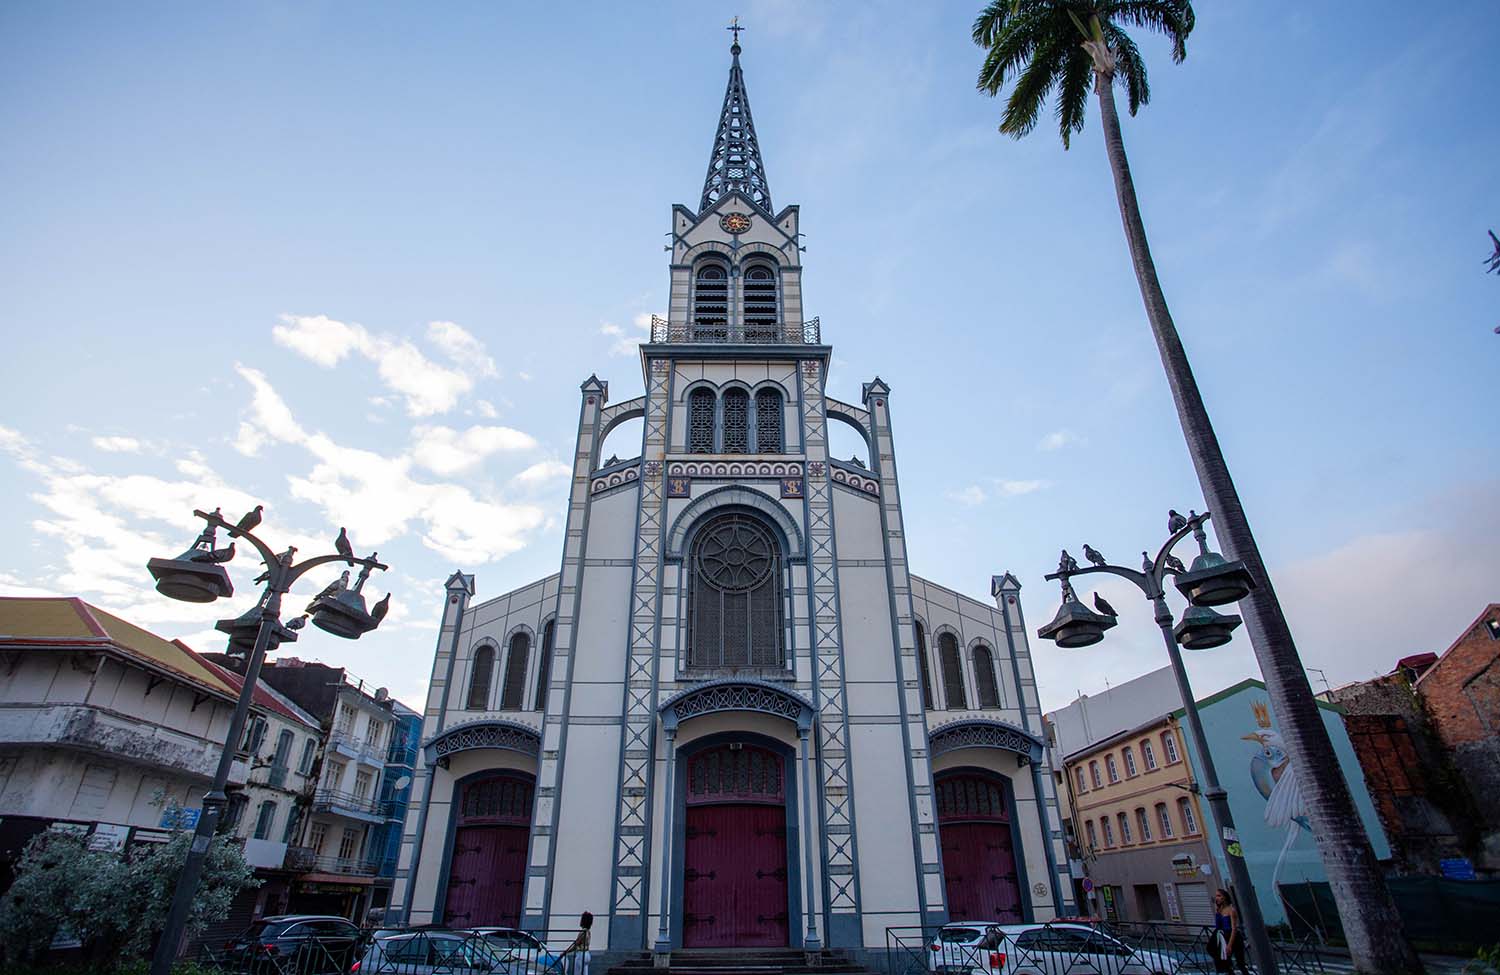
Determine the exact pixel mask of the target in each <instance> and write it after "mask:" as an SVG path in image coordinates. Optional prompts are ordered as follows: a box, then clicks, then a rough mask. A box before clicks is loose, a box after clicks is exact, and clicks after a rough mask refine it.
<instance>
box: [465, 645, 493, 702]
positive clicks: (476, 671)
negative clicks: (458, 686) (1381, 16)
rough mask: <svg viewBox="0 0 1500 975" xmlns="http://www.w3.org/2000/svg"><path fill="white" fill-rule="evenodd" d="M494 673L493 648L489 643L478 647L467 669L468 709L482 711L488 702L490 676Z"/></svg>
mask: <svg viewBox="0 0 1500 975" xmlns="http://www.w3.org/2000/svg"><path fill="white" fill-rule="evenodd" d="M494 673H495V648H494V647H492V646H490V645H489V644H485V645H484V646H482V647H480V648H479V650H478V651H477V652H476V653H475V654H474V664H473V667H472V669H471V670H470V671H469V700H468V707H469V710H470V711H483V710H484V709H485V708H487V707H489V703H490V678H491V677H493V676H494Z"/></svg>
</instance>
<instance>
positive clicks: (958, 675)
mask: <svg viewBox="0 0 1500 975" xmlns="http://www.w3.org/2000/svg"><path fill="white" fill-rule="evenodd" d="M938 661H939V662H940V663H941V664H942V666H943V697H945V698H947V704H948V710H950V711H965V710H968V707H969V704H968V701H967V700H966V699H965V698H964V664H963V661H962V660H960V659H959V657H958V639H957V638H956V637H955V636H954V635H953V634H952V633H939V634H938Z"/></svg>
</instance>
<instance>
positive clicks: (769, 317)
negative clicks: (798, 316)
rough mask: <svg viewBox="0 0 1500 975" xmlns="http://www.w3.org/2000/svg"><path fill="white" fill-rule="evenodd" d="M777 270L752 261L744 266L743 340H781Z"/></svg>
mask: <svg viewBox="0 0 1500 975" xmlns="http://www.w3.org/2000/svg"><path fill="white" fill-rule="evenodd" d="M776 306H777V302H776V269H775V268H773V267H770V266H769V265H766V264H752V265H751V266H750V267H748V268H746V269H745V341H746V342H779V341H781V322H780V319H779V316H778V314H777V307H776Z"/></svg>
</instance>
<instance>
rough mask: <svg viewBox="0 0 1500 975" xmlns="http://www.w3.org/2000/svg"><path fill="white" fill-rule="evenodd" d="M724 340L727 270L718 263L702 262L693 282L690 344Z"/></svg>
mask: <svg viewBox="0 0 1500 975" xmlns="http://www.w3.org/2000/svg"><path fill="white" fill-rule="evenodd" d="M728 339H729V271H728V269H727V268H725V267H724V266H723V265H722V264H719V263H717V262H714V261H705V262H704V263H703V264H700V265H699V266H698V273H697V274H696V275H695V276H694V280H693V341H695V342H725V341H728Z"/></svg>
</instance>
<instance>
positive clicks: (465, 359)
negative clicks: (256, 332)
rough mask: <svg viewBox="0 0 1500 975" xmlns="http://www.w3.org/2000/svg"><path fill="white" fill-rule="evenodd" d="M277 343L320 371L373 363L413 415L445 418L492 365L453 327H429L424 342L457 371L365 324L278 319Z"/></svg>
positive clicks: (470, 338)
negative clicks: (354, 357) (351, 360)
mask: <svg viewBox="0 0 1500 975" xmlns="http://www.w3.org/2000/svg"><path fill="white" fill-rule="evenodd" d="M271 337H272V338H273V339H275V341H276V342H277V344H279V345H281V346H283V347H285V348H288V349H291V350H292V351H293V352H296V353H297V354H298V355H301V356H303V357H304V358H306V359H308V360H310V361H312V362H315V363H317V364H318V365H320V366H323V367H324V368H332V367H333V366H336V365H338V363H339V362H341V361H342V360H343V359H344V358H345V357H346V356H348V355H349V354H350V353H352V352H353V353H358V354H359V355H361V356H363V357H364V358H366V359H368V360H369V361H371V362H373V363H375V368H376V371H377V372H378V373H379V375H380V378H381V380H382V381H383V382H384V383H385V385H386V387H387V388H388V389H391V390H393V391H394V392H397V393H399V394H401V396H402V397H403V398H404V399H405V401H406V412H407V413H408V414H410V415H411V416H432V415H434V414H438V413H446V412H448V411H449V410H451V409H453V407H454V406H456V405H457V404H458V400H459V397H460V396H463V395H464V394H465V393H468V392H469V391H471V390H472V389H473V388H474V382H475V380H476V379H477V378H480V377H485V376H492V375H494V374H495V363H494V360H493V359H491V358H490V356H489V355H488V353H486V352H485V349H484V345H483V343H481V342H480V341H479V340H478V339H476V338H475V337H474V336H473V335H471V334H470V333H469V332H467V331H465V330H464V329H463V328H461V327H460V326H458V325H455V324H454V323H452V322H431V323H429V325H428V327H427V337H428V339H429V340H430V341H431V342H432V343H433V344H434V345H436V346H437V347H438V348H439V349H440V350H441V351H442V352H443V353H444V354H445V355H447V356H448V357H450V358H452V359H454V360H455V361H457V362H458V366H457V367H456V368H450V367H447V366H442V365H438V364H437V363H436V362H433V361H432V360H431V359H429V358H427V356H425V355H423V354H422V351H421V350H420V349H418V348H417V347H416V346H415V345H413V344H412V343H411V342H409V341H407V340H406V339H400V338H394V337H391V336H386V335H376V334H373V333H371V332H370V331H369V330H368V329H366V328H365V327H364V326H363V325H359V324H355V323H345V322H340V321H336V320H334V319H331V318H329V317H328V316H326V315H282V316H281V324H280V325H277V326H275V327H274V328H272V329H271Z"/></svg>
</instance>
